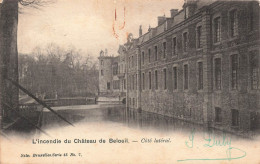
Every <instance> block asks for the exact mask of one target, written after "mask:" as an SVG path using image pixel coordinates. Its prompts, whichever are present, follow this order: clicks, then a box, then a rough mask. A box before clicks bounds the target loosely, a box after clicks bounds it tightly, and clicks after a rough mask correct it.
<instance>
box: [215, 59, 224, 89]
mask: <svg viewBox="0 0 260 164" xmlns="http://www.w3.org/2000/svg"><path fill="white" fill-rule="evenodd" d="M216 59H220V84H219V88H217V78H216V76H217V75H216ZM222 67H223V64H222V56H220V55H217V56H216V57H214V58H213V78H214V82H213V84H214V87H213V88H214V90H215V91H221V90H222V88H223V87H222V83H223V79H222V76H223V75H222V72H223V69H222Z"/></svg>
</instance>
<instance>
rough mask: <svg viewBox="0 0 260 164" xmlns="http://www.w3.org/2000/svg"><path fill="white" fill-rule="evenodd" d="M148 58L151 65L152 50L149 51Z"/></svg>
mask: <svg viewBox="0 0 260 164" xmlns="http://www.w3.org/2000/svg"><path fill="white" fill-rule="evenodd" d="M148 58H149V63H150V62H151V49H150V48H149V49H148Z"/></svg>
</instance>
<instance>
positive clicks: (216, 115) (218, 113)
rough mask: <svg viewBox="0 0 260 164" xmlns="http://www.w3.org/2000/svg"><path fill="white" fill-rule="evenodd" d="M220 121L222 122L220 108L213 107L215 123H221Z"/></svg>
mask: <svg viewBox="0 0 260 164" xmlns="http://www.w3.org/2000/svg"><path fill="white" fill-rule="evenodd" d="M221 121H222V114H221V108H219V107H215V122H221Z"/></svg>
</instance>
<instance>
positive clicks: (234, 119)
mask: <svg viewBox="0 0 260 164" xmlns="http://www.w3.org/2000/svg"><path fill="white" fill-rule="evenodd" d="M231 117H232V126H238V125H239V112H238V110H237V109H231Z"/></svg>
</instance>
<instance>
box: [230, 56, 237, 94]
mask: <svg viewBox="0 0 260 164" xmlns="http://www.w3.org/2000/svg"><path fill="white" fill-rule="evenodd" d="M237 75H238V55H236V54H235V55H231V88H232V89H237Z"/></svg>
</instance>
